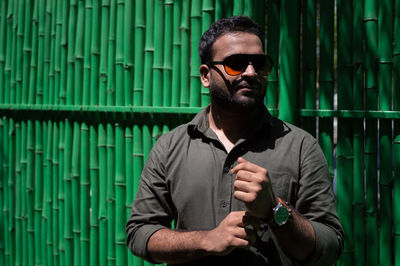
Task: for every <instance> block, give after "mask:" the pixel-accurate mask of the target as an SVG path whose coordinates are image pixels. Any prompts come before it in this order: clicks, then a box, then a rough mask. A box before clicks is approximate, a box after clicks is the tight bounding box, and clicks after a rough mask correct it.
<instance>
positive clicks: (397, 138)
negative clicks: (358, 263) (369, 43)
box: [393, 0, 400, 266]
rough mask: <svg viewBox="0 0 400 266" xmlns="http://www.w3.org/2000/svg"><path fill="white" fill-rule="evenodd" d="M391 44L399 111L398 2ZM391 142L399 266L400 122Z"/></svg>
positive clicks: (399, 260) (395, 105)
mask: <svg viewBox="0 0 400 266" xmlns="http://www.w3.org/2000/svg"><path fill="white" fill-rule="evenodd" d="M394 10H395V11H394V31H393V37H394V42H393V43H394V44H393V110H400V39H399V36H400V1H399V0H396V1H395V7H394ZM393 133H394V140H393V154H394V161H393V166H394V167H393V174H394V182H393V234H394V251H393V253H394V265H395V266H399V265H400V206H399V203H400V198H399V196H400V178H399V176H400V122H399V121H394V132H393Z"/></svg>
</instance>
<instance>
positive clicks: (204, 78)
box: [200, 64, 210, 88]
mask: <svg viewBox="0 0 400 266" xmlns="http://www.w3.org/2000/svg"><path fill="white" fill-rule="evenodd" d="M200 80H201V83H202V84H203V86H204V87H205V88H208V87H209V86H210V68H209V67H208V66H207V65H205V64H203V65H201V66H200Z"/></svg>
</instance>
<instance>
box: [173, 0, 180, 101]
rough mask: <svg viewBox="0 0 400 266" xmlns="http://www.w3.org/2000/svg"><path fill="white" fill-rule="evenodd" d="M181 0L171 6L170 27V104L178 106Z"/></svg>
mask: <svg viewBox="0 0 400 266" xmlns="http://www.w3.org/2000/svg"><path fill="white" fill-rule="evenodd" d="M181 6H182V2H181V0H179V1H174V7H173V22H172V23H173V26H172V27H173V29H172V47H173V48H172V99H171V105H172V106H179V95H180V89H181V87H180V75H181V71H180V69H181V66H180V64H181V36H180V32H179V24H180V21H181Z"/></svg>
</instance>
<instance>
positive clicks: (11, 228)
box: [7, 118, 16, 264]
mask: <svg viewBox="0 0 400 266" xmlns="http://www.w3.org/2000/svg"><path fill="white" fill-rule="evenodd" d="M7 129H8V132H7V137H8V141H9V149H8V173H7V175H8V203H9V209H8V210H9V217H8V218H9V220H8V234H9V235H10V245H9V247H10V262H11V264H13V263H15V258H16V254H15V249H14V247H15V245H16V236H15V201H14V197H15V192H14V191H15V189H16V187H15V180H14V176H15V144H16V137H15V121H14V119H13V118H10V119H9V124H8V128H7Z"/></svg>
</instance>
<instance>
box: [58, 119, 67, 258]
mask: <svg viewBox="0 0 400 266" xmlns="http://www.w3.org/2000/svg"><path fill="white" fill-rule="evenodd" d="M59 132H60V136H59V146H58V148H59V158H60V160H59V161H60V165H59V166H60V167H59V174H58V176H59V181H58V185H59V187H58V202H59V206H60V209H59V226H58V228H59V229H58V232H59V246H58V248H59V252H60V265H65V238H64V217H65V193H64V168H65V162H64V158H65V124H64V122H63V121H60V128H59ZM68 222H69V219H68Z"/></svg>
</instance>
